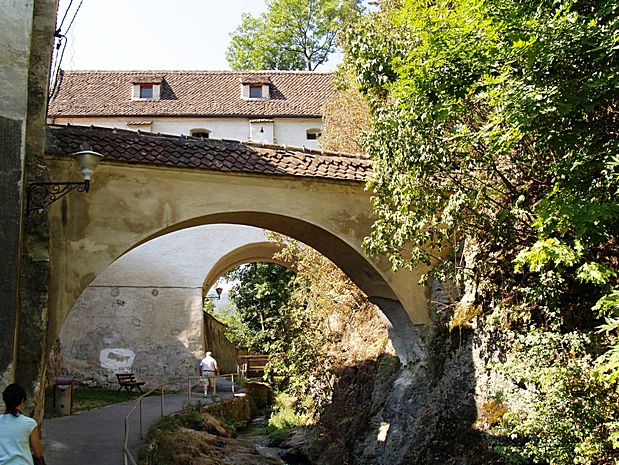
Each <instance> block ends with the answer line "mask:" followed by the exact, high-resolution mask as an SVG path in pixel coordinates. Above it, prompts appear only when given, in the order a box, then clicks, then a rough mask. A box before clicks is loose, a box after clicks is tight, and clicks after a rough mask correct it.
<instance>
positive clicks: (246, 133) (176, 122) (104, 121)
mask: <svg viewBox="0 0 619 465" xmlns="http://www.w3.org/2000/svg"><path fill="white" fill-rule="evenodd" d="M252 119H253V118H252ZM132 121H134V122H135V121H152V125H151V126H150V129H149V128H148V127H144V126H131V127H129V126H128V125H127V123H128V122H132ZM249 121H250V119H249V118H161V117H148V116H134V117H127V118H121V117H116V118H105V117H79V118H65V117H56V118H55V119H54V120H53V122H54V123H55V124H67V123H71V124H76V125H81V126H90V125H94V126H100V127H106V128H119V129H131V130H133V131H136V130H138V129H140V130H142V131H148V132H153V133H158V132H159V133H161V134H184V135H189V134H190V131H191V130H192V129H198V128H200V129H209V130H210V131H211V138H213V139H233V140H249V139H250V124H249ZM311 128H322V120H321V119H320V118H304V119H301V118H274V119H273V143H274V144H280V145H294V146H297V147H310V148H319V143H318V141H317V140H307V138H306V134H305V131H306V130H307V129H311Z"/></svg>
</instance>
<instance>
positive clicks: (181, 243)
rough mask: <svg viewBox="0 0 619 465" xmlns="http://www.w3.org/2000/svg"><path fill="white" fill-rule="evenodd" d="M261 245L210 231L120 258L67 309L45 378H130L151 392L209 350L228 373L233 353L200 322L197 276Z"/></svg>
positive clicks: (170, 238) (249, 233) (234, 233)
mask: <svg viewBox="0 0 619 465" xmlns="http://www.w3.org/2000/svg"><path fill="white" fill-rule="evenodd" d="M264 241H265V236H264V232H263V231H262V230H261V229H257V228H250V227H246V226H238V225H210V226H200V227H196V228H189V229H185V230H182V231H178V232H174V233H171V234H168V235H165V236H161V237H159V238H156V239H153V240H152V241H149V242H147V243H145V244H143V245H141V246H139V247H137V248H135V249H133V250H131V251H130V252H129V253H127V254H125V255H123V256H122V257H121V258H119V259H118V260H117V261H115V262H114V263H112V264H111V265H110V266H109V267H108V268H107V269H106V270H105V271H104V272H103V273H101V274H100V275H99V276H98V277H97V278H96V279H95V280H94V281H93V282H92V283H91V285H89V286H88V287H87V288H86V290H85V291H84V292H83V293H82V294H81V296H80V297H79V299H78V301H77V303H76V304H75V305H74V306H73V309H72V310H71V313H69V315H68V318H67V319H66V321H65V323H64V325H63V327H62V330H61V331H60V335H59V344H57V345H56V346H55V347H56V349H55V353H54V354H53V357H52V360H53V363H52V368H53V373H52V375H54V376H60V375H63V376H64V375H71V376H74V377H76V378H77V379H79V380H80V381H83V382H89V383H92V384H97V385H106V384H110V383H111V384H114V383H115V382H116V379H115V376H114V373H117V372H126V371H132V372H134V373H137V374H139V375H140V377H141V379H143V380H144V381H147V382H148V383H149V384H151V385H153V384H158V383H159V382H164V381H167V380H169V379H170V378H176V377H183V376H191V375H195V374H196V367H197V364H198V361H199V360H200V359H201V358H202V357H203V356H204V351H205V350H211V351H213V353H214V355H215V356H216V357H217V358H218V360H219V361H220V366H221V368H222V370H226V372H230V371H234V370H235V368H236V355H237V354H236V352H235V349H234V347H233V346H232V345H231V344H230V343H229V342H228V343H226V341H224V340H223V331H224V328H223V326H222V325H221V324H219V323H217V322H216V321H211V320H212V319H208V320H207V321H205V322H204V323H203V312H202V298H203V290H202V285H203V282H204V276H205V275H207V274H209V270H211V269H212V268H213V266H214V265H215V264H216V263H218V262H220V261H221V257H225V256H228V255H229V254H230V253H232V252H233V251H234V250H237V249H238V248H239V247H241V248H243V247H247V246H248V245H250V244H264ZM250 248H251V247H250ZM270 250H271V249H269V251H270ZM248 258H250V259H251V257H248ZM220 275H221V274H220ZM207 290H208V289H207ZM203 325H204V326H203Z"/></svg>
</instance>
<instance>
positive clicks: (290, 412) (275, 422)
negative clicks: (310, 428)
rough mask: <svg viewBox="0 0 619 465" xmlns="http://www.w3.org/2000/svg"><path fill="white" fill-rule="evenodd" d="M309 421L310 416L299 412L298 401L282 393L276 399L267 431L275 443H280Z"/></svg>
mask: <svg viewBox="0 0 619 465" xmlns="http://www.w3.org/2000/svg"><path fill="white" fill-rule="evenodd" d="M308 420H309V415H308V414H302V413H299V412H298V409H297V408H296V399H295V398H294V397H291V396H289V395H288V394H286V393H283V392H282V393H279V394H278V395H277V396H276V397H275V403H274V404H273V408H272V412H271V417H270V418H269V423H268V424H267V428H266V431H267V434H268V435H269V436H270V437H271V439H272V440H273V441H276V442H279V441H282V440H283V439H285V438H286V437H287V436H288V434H289V433H290V432H291V431H292V430H293V429H294V428H297V427H299V426H304V425H305V424H306V423H307V421H308Z"/></svg>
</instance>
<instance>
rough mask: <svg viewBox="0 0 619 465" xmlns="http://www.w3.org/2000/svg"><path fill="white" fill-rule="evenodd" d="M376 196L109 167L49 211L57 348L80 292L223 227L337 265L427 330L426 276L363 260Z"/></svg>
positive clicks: (359, 190)
mask: <svg viewBox="0 0 619 465" xmlns="http://www.w3.org/2000/svg"><path fill="white" fill-rule="evenodd" d="M95 149H96V147H95ZM47 164H48V166H49V168H50V171H51V173H52V176H53V177H52V179H79V174H78V173H77V170H76V168H75V167H74V166H73V164H72V162H71V161H70V160H69V159H68V158H67V157H66V156H64V157H63V156H57V155H54V156H53V157H48V159H47ZM369 197H370V194H369V193H368V192H367V191H366V190H365V189H364V184H363V183H361V182H350V181H338V180H334V179H325V178H320V177H314V178H309V177H294V176H282V175H280V174H254V173H243V172H221V171H219V172H218V171H213V170H203V169H192V168H188V167H168V166H154V165H153V166H151V165H147V164H128V163H123V162H122V161H121V160H113V159H112V160H110V159H108V160H106V159H104V161H103V162H102V163H101V164H100V166H99V167H98V168H97V172H96V174H95V177H94V180H93V184H92V186H91V190H90V192H89V193H88V194H87V195H84V194H77V193H73V194H71V195H69V196H66V197H64V198H63V199H62V200H61V201H59V202H56V203H54V204H52V205H51V206H50V207H49V208H48V218H49V223H50V257H51V261H52V270H53V271H52V275H51V277H50V288H49V324H48V329H49V331H48V338H49V339H48V344H50V343H52V342H53V341H54V340H55V338H56V336H57V334H58V331H59V328H60V327H61V325H62V323H63V321H64V319H65V318H66V316H67V314H68V312H69V310H70V309H71V307H72V305H73V304H74V303H75V301H76V300H77V298H78V297H79V295H80V294H81V292H82V291H83V290H84V289H85V288H86V286H87V285H88V284H89V283H90V282H91V281H92V280H93V279H94V278H95V277H96V276H97V275H99V274H100V273H101V272H102V271H103V270H104V269H105V268H106V267H107V266H108V265H110V264H111V263H112V262H113V261H114V260H116V259H117V258H118V257H120V256H121V255H123V254H124V253H126V252H127V251H129V250H131V249H133V248H134V247H136V246H138V245H140V244H142V243H144V242H146V241H148V240H150V239H153V238H156V237H159V236H161V235H163V234H166V233H169V232H172V231H177V230H180V229H183V228H187V227H192V226H197V225H203V224H216V223H231V224H244V225H249V226H255V227H260V228H264V229H269V230H272V231H276V232H279V233H282V234H285V235H287V236H290V237H293V238H295V239H298V240H300V241H301V242H304V243H306V244H308V245H310V246H312V247H314V248H315V249H316V250H318V251H319V252H321V253H322V254H323V255H325V256H327V257H328V258H329V259H331V260H332V261H333V262H334V263H335V264H336V265H337V266H339V267H340V268H341V269H342V270H343V271H344V272H345V273H346V274H347V275H348V276H349V277H350V278H351V279H352V280H353V281H354V282H355V283H356V284H357V285H358V286H359V287H360V288H361V289H362V290H363V291H364V292H365V293H366V294H367V295H368V296H369V297H370V298H371V299H373V300H374V301H381V302H396V303H398V302H399V303H400V304H401V305H402V306H403V308H404V309H405V310H406V314H407V315H408V319H409V320H410V321H412V323H414V324H426V323H428V321H429V318H428V310H427V304H426V302H427V299H426V295H427V289H426V288H425V287H424V286H421V285H419V284H418V281H419V277H420V274H421V273H422V272H423V271H425V270H416V271H413V272H409V271H405V270H401V271H398V272H395V273H394V272H392V271H391V269H390V266H389V264H388V263H387V262H386V261H385V260H383V259H380V258H367V257H365V256H364V254H363V251H362V248H361V243H362V241H363V238H364V237H366V236H367V234H368V233H369V231H370V227H371V224H372V219H371V208H370V198H369ZM381 308H382V307H381ZM398 321H399V323H398V324H403V322H405V321H404V320H402V319H399V320H398Z"/></svg>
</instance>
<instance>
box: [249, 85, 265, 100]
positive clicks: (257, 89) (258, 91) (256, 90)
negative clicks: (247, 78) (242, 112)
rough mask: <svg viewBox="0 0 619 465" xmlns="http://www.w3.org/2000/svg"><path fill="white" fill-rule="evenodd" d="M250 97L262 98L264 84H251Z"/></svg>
mask: <svg viewBox="0 0 619 465" xmlns="http://www.w3.org/2000/svg"><path fill="white" fill-rule="evenodd" d="M249 98H262V86H249Z"/></svg>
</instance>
